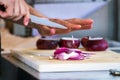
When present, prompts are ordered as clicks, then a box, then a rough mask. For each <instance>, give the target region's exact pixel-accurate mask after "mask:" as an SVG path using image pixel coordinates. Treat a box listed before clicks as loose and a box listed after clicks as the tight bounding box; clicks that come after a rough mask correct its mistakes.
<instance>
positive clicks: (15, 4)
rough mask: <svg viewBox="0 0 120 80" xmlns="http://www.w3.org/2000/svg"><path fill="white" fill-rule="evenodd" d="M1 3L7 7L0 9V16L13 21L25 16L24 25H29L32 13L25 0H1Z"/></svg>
mask: <svg viewBox="0 0 120 80" xmlns="http://www.w3.org/2000/svg"><path fill="white" fill-rule="evenodd" d="M0 5H2V6H3V7H4V8H5V11H2V10H0V17H2V18H7V19H10V20H13V21H17V20H19V19H21V18H23V23H24V25H25V26H27V25H28V23H29V18H30V13H29V7H28V5H27V3H26V2H25V0H0Z"/></svg>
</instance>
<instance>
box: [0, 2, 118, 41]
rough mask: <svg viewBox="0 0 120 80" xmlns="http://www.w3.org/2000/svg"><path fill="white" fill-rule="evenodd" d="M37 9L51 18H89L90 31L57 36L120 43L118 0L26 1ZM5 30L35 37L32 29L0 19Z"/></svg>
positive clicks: (0, 25) (0, 24) (35, 33)
mask: <svg viewBox="0 0 120 80" xmlns="http://www.w3.org/2000/svg"><path fill="white" fill-rule="evenodd" d="M27 2H28V3H29V4H31V5H32V6H33V7H34V8H35V9H36V10H38V11H39V12H41V13H43V14H44V15H46V16H48V17H51V18H61V19H69V18H92V19H93V20H94V24H93V28H92V29H91V30H79V31H75V32H71V33H68V34H64V35H56V36H57V37H62V36H69V37H71V36H72V35H73V36H74V37H78V38H81V37H83V36H93V37H95V36H99V37H105V38H107V39H109V40H114V41H118V42H120V8H119V7H120V1H119V0H27ZM4 26H5V27H6V28H8V29H9V31H10V33H12V34H14V35H17V36H22V37H28V36H37V35H39V33H38V32H37V30H35V29H30V28H25V27H22V26H21V25H18V24H14V23H11V22H8V21H3V20H2V19H0V27H4Z"/></svg>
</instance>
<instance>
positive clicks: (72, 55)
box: [54, 47, 87, 60]
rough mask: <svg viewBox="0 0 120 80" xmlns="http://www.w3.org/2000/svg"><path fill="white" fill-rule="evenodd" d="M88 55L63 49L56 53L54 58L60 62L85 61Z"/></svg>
mask: <svg viewBox="0 0 120 80" xmlns="http://www.w3.org/2000/svg"><path fill="white" fill-rule="evenodd" d="M86 54H87V53H83V52H82V51H81V50H78V49H70V48H65V47H61V48H58V49H56V51H55V52H54V58H55V59H59V60H83V59H84V58H85V57H86Z"/></svg>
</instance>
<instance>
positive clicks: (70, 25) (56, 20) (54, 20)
mask: <svg viewBox="0 0 120 80" xmlns="http://www.w3.org/2000/svg"><path fill="white" fill-rule="evenodd" d="M50 20H51V21H53V22H56V23H59V24H61V25H64V26H65V27H67V29H68V30H71V29H80V28H81V25H75V24H72V23H70V22H68V21H64V20H60V19H50Z"/></svg>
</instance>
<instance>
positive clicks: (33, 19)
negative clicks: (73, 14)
mask: <svg viewBox="0 0 120 80" xmlns="http://www.w3.org/2000/svg"><path fill="white" fill-rule="evenodd" d="M0 10H1V11H3V12H5V8H4V6H3V5H0ZM0 18H2V17H0ZM2 19H5V20H9V19H6V18H2ZM9 21H11V20H9ZM12 22H14V23H17V24H20V25H23V18H22V19H20V20H18V21H12ZM38 24H41V25H46V26H50V27H53V28H61V29H67V27H65V26H63V25H61V24H58V23H55V22H52V21H50V20H49V19H47V18H40V17H37V16H34V15H30V22H29V24H28V26H29V27H34V26H39V25H38Z"/></svg>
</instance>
